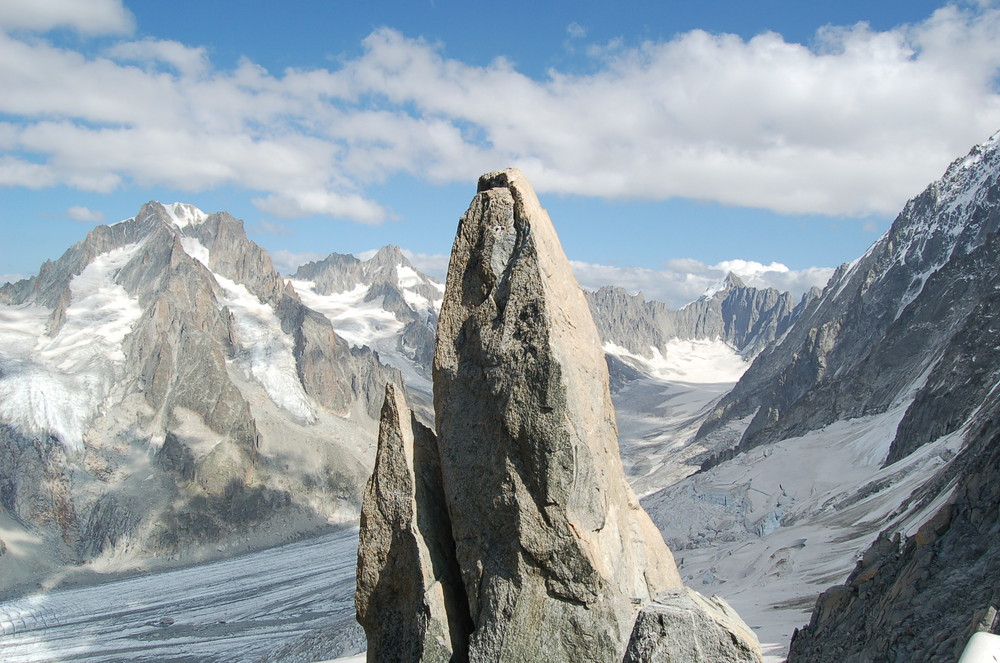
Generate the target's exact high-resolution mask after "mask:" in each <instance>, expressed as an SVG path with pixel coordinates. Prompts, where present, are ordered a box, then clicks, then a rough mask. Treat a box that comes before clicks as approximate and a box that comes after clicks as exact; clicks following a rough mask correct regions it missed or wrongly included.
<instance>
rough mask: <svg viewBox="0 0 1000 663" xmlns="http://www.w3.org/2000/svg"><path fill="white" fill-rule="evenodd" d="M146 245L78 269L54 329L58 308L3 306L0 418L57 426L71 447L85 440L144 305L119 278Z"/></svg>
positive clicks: (31, 427)
mask: <svg viewBox="0 0 1000 663" xmlns="http://www.w3.org/2000/svg"><path fill="white" fill-rule="evenodd" d="M139 246H140V245H139V244H133V245H130V246H127V247H123V248H120V249H115V250H113V251H110V252H108V253H105V254H103V255H100V256H98V257H96V258H94V260H93V262H91V263H90V264H89V265H87V267H86V268H85V269H84V270H83V271H82V272H81V273H80V274H78V275H77V276H75V277H73V279H72V281H70V286H69V287H70V293H71V298H70V304H69V306H68V307H67V308H66V314H65V317H64V321H63V324H62V327H61V328H60V329H59V330H58V331H57V332H56V334H55V335H54V336H50V335H49V334H48V333H47V325H48V324H49V317H50V316H51V314H52V311H51V310H49V309H46V308H44V307H41V306H33V305H22V306H0V420H2V421H5V422H7V423H9V424H12V425H13V426H15V427H17V428H20V429H21V430H25V431H29V432H31V433H36V434H51V435H52V436H54V437H55V438H56V439H58V440H59V442H60V443H62V444H63V446H65V447H66V448H67V449H69V450H71V451H78V450H80V449H82V448H83V435H84V433H85V432H86V430H87V427H88V425H89V423H90V422H91V420H92V419H93V418H94V416H95V415H96V414H97V413H98V409H99V408H100V406H101V404H102V403H103V402H104V400H105V399H106V398H107V396H108V395H109V394H110V393H111V389H112V387H113V386H114V385H115V383H116V381H117V379H118V377H119V373H120V369H121V365H122V363H123V362H124V361H125V355H124V353H123V352H122V341H123V340H124V339H125V336H126V335H127V334H128V333H129V332H130V331H131V330H132V326H133V325H134V324H135V322H136V320H138V318H139V316H140V315H141V313H142V310H141V309H140V307H139V304H138V302H136V301H135V300H133V299H132V298H131V297H129V295H128V293H127V292H125V289H124V288H122V287H121V286H120V285H118V284H117V283H115V282H114V277H115V275H116V274H117V272H118V270H119V269H120V268H121V267H122V266H123V265H125V264H126V263H127V262H128V261H129V260H130V259H131V258H132V256H133V255H134V254H135V251H136V250H137V249H138V247H139Z"/></svg>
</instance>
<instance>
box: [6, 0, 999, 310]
mask: <svg viewBox="0 0 1000 663" xmlns="http://www.w3.org/2000/svg"><path fill="white" fill-rule="evenodd" d="M998 74H1000V9H998V8H997V7H996V6H995V4H994V3H993V2H985V1H982V0H979V1H968V2H959V3H941V2H920V1H908V2H877V3H872V2H855V1H853V0H850V1H842V2H836V3H832V2H830V3H826V2H824V3H805V2H801V0H797V1H788V0H786V1H778V0H763V1H758V2H752V3H750V2H745V0H743V1H735V0H734V1H726V2H698V3H695V2H669V1H661V2H645V1H638V2H615V3H612V2H586V1H580V2H574V3H569V2H548V3H544V2H533V3H528V2H517V1H513V2H505V3H503V4H502V5H498V4H496V3H487V2H457V1H447V0H434V1H427V0H424V1H414V2H380V1H372V2H363V3H360V2H342V1H339V0H325V1H324V0H290V1H288V2H285V3H273V2H263V1H262V0H249V1H242V2H226V1H217V2H205V1H204V0H200V1H195V0H174V1H172V2H169V3H165V2H161V1H159V0H136V1H132V2H129V1H124V2H123V1H121V0H90V1H89V2H86V3H82V2H78V1H76V0H7V1H6V2H4V3H2V4H0V90H4V93H3V94H2V95H0V202H2V204H0V227H2V232H3V237H4V241H3V242H2V244H0V279H3V278H4V275H14V274H17V275H30V274H32V273H34V272H35V271H36V270H37V268H38V266H39V264H40V263H41V262H42V261H43V260H44V259H46V258H56V257H58V256H59V255H60V254H61V253H62V251H64V250H65V249H66V248H67V247H68V246H69V245H70V244H72V243H73V242H75V241H78V240H80V239H82V238H83V237H84V236H85V234H86V232H87V231H88V229H89V228H90V227H92V226H93V225H94V224H95V223H102V222H114V221H117V220H120V219H122V218H126V217H129V216H131V215H133V214H135V212H136V211H137V210H138V208H139V207H140V206H141V205H142V204H143V203H144V202H145V201H147V200H160V201H163V202H173V201H185V202H190V203H193V204H195V205H197V206H198V207H200V208H201V209H203V210H205V211H208V212H211V211H221V210H225V211H229V212H230V213H232V214H234V215H235V216H238V217H240V218H242V219H244V220H245V221H246V224H247V228H248V230H249V232H250V234H251V238H252V239H254V240H255V241H256V242H258V243H260V244H262V245H263V246H265V247H267V248H268V249H269V250H270V251H271V252H272V255H273V256H274V257H275V262H276V264H277V265H278V266H279V267H281V268H282V269H285V270H287V269H290V268H292V267H293V266H294V265H295V264H296V263H297V262H300V261H302V260H305V259H309V258H315V257H320V256H322V255H325V254H327V253H329V252H332V251H338V252H352V253H361V252H364V251H367V250H371V249H375V248H377V247H379V246H382V245H384V244H387V243H394V244H399V245H401V246H403V247H404V248H406V249H408V250H410V251H412V252H414V254H415V259H416V261H417V263H418V266H421V267H423V268H424V269H426V270H429V271H431V272H437V273H440V270H441V269H442V267H443V265H444V260H445V258H444V256H445V255H446V254H447V252H448V250H449V249H450V245H451V240H452V236H453V233H454V230H455V226H456V223H457V220H458V217H459V216H460V215H461V213H462V212H463V211H464V210H465V207H466V206H467V204H468V202H469V200H470V198H471V197H472V195H473V194H474V192H475V181H476V178H477V177H478V175H479V174H481V173H482V172H486V171H488V170H493V169H497V168H502V167H506V166H517V167H520V168H521V169H522V170H524V171H525V172H526V174H527V175H528V177H529V178H530V179H531V181H532V182H533V184H534V186H535V189H536V190H537V192H538V193H539V197H540V198H541V200H542V204H543V205H544V206H545V207H546V208H547V209H548V210H549V213H550V215H551V216H552V218H553V221H554V222H555V224H556V227H557V229H558V230H559V232H560V236H561V238H562V241H563V245H564V247H565V249H566V252H567V254H568V255H569V257H570V259H571V260H573V261H574V266H575V269H576V271H577V276H578V278H579V279H580V280H581V282H582V283H584V285H588V286H597V285H600V284H601V283H604V282H613V283H618V284H621V285H624V286H626V287H628V288H630V289H632V290H637V289H642V290H644V291H646V292H647V293H648V294H650V295H651V296H654V297H658V298H661V299H664V300H666V301H668V303H671V304H673V305H679V304H681V303H683V302H685V301H688V300H689V299H691V298H693V297H695V296H697V295H698V293H699V292H701V291H702V290H704V288H705V287H707V286H708V285H710V284H711V282H712V281H713V280H717V279H718V278H720V277H721V275H723V274H724V272H725V271H726V270H727V269H732V270H734V271H736V272H737V273H740V274H742V275H744V276H745V277H746V278H748V279H752V280H753V282H755V283H759V284H761V285H775V286H777V287H780V288H787V289H792V290H794V291H796V292H801V291H802V290H803V289H804V288H806V287H808V286H810V285H814V284H822V283H823V282H824V281H825V279H826V278H827V277H828V276H829V274H830V272H831V269H832V268H833V267H835V266H836V265H838V264H840V263H842V262H846V261H850V260H852V259H854V258H856V257H858V256H859V255H860V254H861V253H862V252H863V251H864V250H865V249H866V248H867V246H868V245H870V244H871V242H873V241H874V240H875V239H877V238H878V236H879V235H880V234H881V233H882V232H883V231H884V230H885V229H886V228H887V227H888V224H889V223H890V222H891V220H892V218H893V217H894V216H895V214H896V213H897V212H898V211H899V209H900V208H901V206H902V204H903V203H904V202H905V201H906V199H907V198H909V197H911V196H913V195H915V194H917V193H919V191H920V190H922V189H923V188H924V187H925V186H926V185H927V184H928V183H929V182H930V181H931V180H933V179H936V178H937V177H939V176H940V175H941V174H942V173H943V171H944V169H945V167H946V166H947V164H948V163H949V162H950V161H951V160H952V159H954V158H957V157H959V156H961V155H963V154H965V153H966V152H967V151H968V149H969V148H970V147H971V146H972V145H973V144H975V143H978V142H981V141H984V140H986V139H987V138H988V137H989V136H990V135H991V134H993V133H994V132H995V131H996V130H998V129H1000V91H998V85H997V81H998Z"/></svg>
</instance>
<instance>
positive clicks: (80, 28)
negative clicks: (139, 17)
mask: <svg viewBox="0 0 1000 663" xmlns="http://www.w3.org/2000/svg"><path fill="white" fill-rule="evenodd" d="M53 28H70V29H73V30H76V31H77V32H80V33H82V34H122V33H128V32H131V30H132V28H133V19H132V15H131V14H130V13H129V11H128V10H127V9H125V7H124V6H123V5H122V3H121V0H86V1H81V0H4V2H0V29H3V30H34V31H40V32H44V31H47V30H51V29H53Z"/></svg>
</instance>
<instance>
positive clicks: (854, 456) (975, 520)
mask: <svg viewBox="0 0 1000 663" xmlns="http://www.w3.org/2000/svg"><path fill="white" fill-rule="evenodd" d="M998 147H1000V146H998V137H997V136H995V137H993V138H992V139H990V140H989V141H988V142H986V143H984V144H983V145H980V146H978V147H976V148H974V149H973V150H972V152H971V153H970V154H969V155H968V156H967V157H965V158H962V159H959V160H957V161H955V162H954V163H953V164H952V165H951V166H950V167H949V168H948V170H947V172H946V173H945V175H944V176H943V178H942V179H941V180H939V181H938V182H935V183H933V184H931V185H930V186H929V187H928V188H927V189H926V190H925V191H924V192H923V193H921V194H920V195H919V196H917V197H916V198H914V199H913V200H911V201H910V202H909V203H907V205H906V206H905V207H904V209H903V211H902V212H901V213H900V215H899V216H898V217H897V219H896V220H895V222H894V223H893V225H892V227H891V228H890V229H889V231H888V232H887V233H886V234H885V236H883V237H882V238H881V239H880V240H879V241H878V242H876V243H875V244H874V245H873V246H872V247H871V249H869V251H868V252H867V253H866V254H865V255H864V256H862V257H861V258H860V259H858V260H857V261H855V262H854V263H852V264H850V265H845V266H844V267H842V268H841V269H840V270H838V272H837V273H836V274H835V275H834V277H833V278H832V279H831V281H830V283H829V284H828V285H827V287H826V288H825V289H824V290H823V292H822V294H821V295H820V296H819V297H818V298H816V299H814V300H812V301H810V302H808V304H807V305H806V307H805V309H804V310H803V311H802V312H801V314H800V315H799V317H798V318H797V319H796V320H795V321H794V322H793V323H792V325H791V326H790V327H789V329H788V330H787V332H785V334H784V335H783V336H782V337H780V338H779V339H778V341H777V342H776V343H775V344H773V345H772V346H770V347H768V348H767V349H765V350H764V351H763V352H762V353H761V354H760V355H759V356H758V357H757V359H756V360H755V361H754V363H753V364H752V366H751V367H750V368H749V369H748V370H747V371H746V373H745V374H744V375H743V377H742V378H741V380H740V381H739V383H738V384H737V385H736V386H735V387H734V388H733V389H732V391H731V392H729V394H727V395H726V396H724V397H723V398H722V400H721V401H720V403H719V405H718V407H717V408H715V409H714V411H712V412H711V414H710V415H709V416H708V417H707V419H706V420H705V421H704V423H703V424H702V425H701V426H700V431H699V433H698V436H697V437H696V439H695V441H694V444H696V445H701V446H703V447H705V448H706V449H715V457H714V458H712V459H710V461H709V462H707V463H706V464H704V465H703V471H702V472H699V473H697V474H695V475H693V476H691V477H689V478H688V479H685V480H683V481H681V482H679V483H677V484H675V485H673V486H670V487H668V488H666V489H664V490H662V491H660V492H658V493H655V494H652V495H650V496H648V497H647V498H646V499H645V500H644V504H645V505H646V507H647V509H648V510H649V511H650V512H651V515H652V516H653V518H654V520H655V521H656V522H657V523H658V524H659V525H660V527H661V529H662V530H663V532H664V535H665V536H666V537H667V539H668V542H669V543H671V545H672V546H675V552H676V554H677V556H678V558H679V559H681V560H683V562H682V565H681V566H682V573H685V574H687V577H688V580H689V581H690V580H695V579H697V578H700V579H701V582H702V583H704V584H705V585H708V586H709V588H712V589H714V590H715V591H719V592H720V593H722V594H724V595H725V596H726V598H727V599H728V600H730V602H731V603H733V605H734V607H736V608H737V610H739V612H740V613H741V614H742V615H744V616H745V617H747V618H748V621H750V622H751V623H754V621H756V622H757V624H758V625H759V626H760V628H761V630H760V631H759V634H760V635H761V639H762V641H765V642H769V643H770V645H771V648H772V653H773V654H774V655H775V656H781V655H783V652H784V647H785V646H786V644H787V638H790V637H791V635H792V631H793V626H801V625H803V624H804V623H805V621H806V620H807V619H808V612H807V611H808V610H810V609H812V608H813V605H814V596H815V595H816V594H817V593H819V592H820V591H822V590H823V589H824V588H826V587H829V586H830V585H831V584H832V583H839V582H843V581H844V580H845V579H847V584H846V585H842V586H836V587H834V588H833V589H830V590H829V591H828V592H826V593H825V594H824V595H823V597H822V598H821V599H820V601H819V603H818V604H815V605H816V609H815V612H814V613H813V615H812V621H811V623H810V625H809V627H808V628H806V629H803V630H801V631H800V632H799V633H798V635H797V636H796V637H795V641H794V643H793V645H792V649H791V657H790V659H789V660H790V661H795V662H800V661H810V662H814V661H844V660H857V661H867V660H898V661H937V660H955V659H956V658H957V656H958V653H959V652H960V651H961V648H962V647H963V646H964V644H965V641H966V639H967V638H968V636H969V635H970V634H971V632H972V630H973V629H975V628H979V629H984V630H993V631H996V630H997V627H998V624H997V623H996V621H997V620H995V618H994V617H990V615H994V616H995V614H996V610H995V608H996V606H997V605H998V602H997V594H996V592H995V587H996V586H997V581H998V580H1000V576H998V574H997V569H998V568H1000V567H998V566H997V564H996V563H995V562H996V560H997V559H1000V547H998V545H997V541H1000V539H998V537H997V536H996V534H997V532H996V527H997V525H996V523H997V522H998V521H997V518H996V517H993V516H990V515H988V514H996V513H997V510H998V507H1000V493H998V492H997V490H996V488H995V486H996V484H997V479H998V471H1000V468H998V466H997V460H996V453H997V452H996V449H997V445H996V440H997V439H1000V438H998V437H997V432H996V424H995V422H996V417H997V415H998V414H1000V410H998V408H1000V405H998V398H1000V394H998V393H997V391H998V390H997V387H998V385H1000V350H998V344H997V342H996V332H997V329H998V328H1000V318H998V312H1000V308H998V302H997V297H998V295H997V293H998V292H1000V277H998V276H997V270H996V265H997V264H1000V235H998V230H1000V149H998ZM880 532H882V534H881V535H880ZM869 546H870V547H869ZM858 560H860V561H858ZM856 562H857V566H855V563H856ZM852 569H853V572H852ZM848 574H850V577H849V578H848ZM991 606H992V607H993V610H992V612H991ZM748 615H749V616H748ZM796 620H799V621H796ZM783 638H784V640H782V639H783ZM779 660H780V659H779Z"/></svg>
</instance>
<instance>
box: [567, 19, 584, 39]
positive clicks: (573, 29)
mask: <svg viewBox="0 0 1000 663" xmlns="http://www.w3.org/2000/svg"><path fill="white" fill-rule="evenodd" d="M566 34H568V35H569V36H570V38H571V39H583V38H584V37H586V36H587V28H585V27H583V26H582V25H580V24H579V23H577V22H576V21H573V22H572V23H570V24H569V25H567V26H566Z"/></svg>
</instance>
